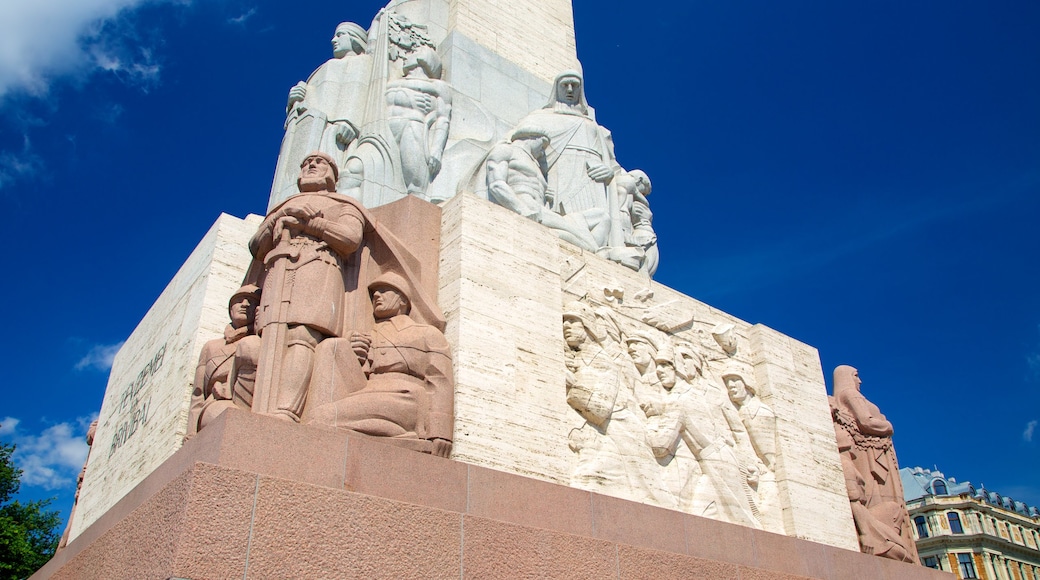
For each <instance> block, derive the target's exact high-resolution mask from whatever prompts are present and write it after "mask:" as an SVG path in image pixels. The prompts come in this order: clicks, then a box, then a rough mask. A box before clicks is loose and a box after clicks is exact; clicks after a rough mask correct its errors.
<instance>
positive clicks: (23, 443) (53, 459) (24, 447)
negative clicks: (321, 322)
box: [3, 417, 90, 490]
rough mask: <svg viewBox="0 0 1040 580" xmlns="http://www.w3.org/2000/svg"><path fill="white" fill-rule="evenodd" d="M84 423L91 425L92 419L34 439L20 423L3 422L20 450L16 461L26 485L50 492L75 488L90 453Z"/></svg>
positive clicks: (64, 425) (63, 425) (10, 419)
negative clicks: (22, 428)
mask: <svg viewBox="0 0 1040 580" xmlns="http://www.w3.org/2000/svg"><path fill="white" fill-rule="evenodd" d="M84 421H86V425H89V424H90V419H77V420H76V421H75V422H74V423H58V424H57V425H51V426H50V427H47V428H46V429H44V430H43V432H42V433H40V434H39V435H32V434H24V433H21V432H20V430H19V429H18V425H19V423H20V421H19V420H18V419H14V418H13V417H7V418H5V419H3V425H4V427H3V434H5V435H13V440H14V444H15V445H16V446H17V449H15V452H14V456H13V459H14V463H15V465H16V466H18V468H19V469H21V470H22V477H21V482H22V484H23V485H32V486H37V487H42V488H44V489H48V490H51V489H60V488H64V487H69V486H71V485H75V482H76V474H77V473H78V472H79V470H80V469H81V468H82V467H83V462H84V461H86V459H87V452H88V451H89V450H90V447H89V446H87V442H86V439H85V437H84V436H85V434H86V431H87V427H86V426H85V424H84ZM9 424H10V425H11V427H10V428H8V425H9Z"/></svg>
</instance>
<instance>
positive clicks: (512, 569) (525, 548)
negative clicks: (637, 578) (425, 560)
mask: <svg viewBox="0 0 1040 580" xmlns="http://www.w3.org/2000/svg"><path fill="white" fill-rule="evenodd" d="M462 554H463V575H462V577H463V578H474V579H484V578H553V579H561V580H563V579H568V578H574V579H578V578H616V577H617V548H616V546H615V545H614V544H613V543H612V542H606V541H602V540H596V539H593V538H589V537H587V536H576V535H571V534H563V533H559V532H553V531H550V530H544V529H539V528H532V527H527V526H518V525H515V524H507V523H505V522H499V521H495V520H489V519H485V518H477V517H473V516H465V517H464V518H463V547H462Z"/></svg>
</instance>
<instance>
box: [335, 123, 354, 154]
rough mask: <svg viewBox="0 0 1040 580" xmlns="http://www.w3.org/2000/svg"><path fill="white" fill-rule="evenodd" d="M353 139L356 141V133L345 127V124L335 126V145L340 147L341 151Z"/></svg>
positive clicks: (349, 127) (347, 126)
mask: <svg viewBox="0 0 1040 580" xmlns="http://www.w3.org/2000/svg"><path fill="white" fill-rule="evenodd" d="M354 139H357V132H356V131H354V129H353V128H352V127H351V126H350V125H347V124H346V123H340V124H338V125H336V144H337V145H340V146H341V147H342V148H343V149H346V148H347V146H348V145H350V143H351V142H352V141H354Z"/></svg>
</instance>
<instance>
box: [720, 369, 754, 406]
mask: <svg viewBox="0 0 1040 580" xmlns="http://www.w3.org/2000/svg"><path fill="white" fill-rule="evenodd" d="M722 384H723V385H724V386H725V387H726V392H727V393H728V394H729V400H730V401H733V402H734V403H735V404H737V405H743V404H744V401H746V400H747V399H748V397H753V396H755V389H754V387H752V386H751V385H749V384H748V383H747V381H745V380H744V375H743V373H742V372H741V371H739V370H736V369H726V370H725V371H723V373H722Z"/></svg>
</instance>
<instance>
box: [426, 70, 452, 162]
mask: <svg viewBox="0 0 1040 580" xmlns="http://www.w3.org/2000/svg"><path fill="white" fill-rule="evenodd" d="M434 101H435V103H434V106H435V107H436V109H435V110H434V114H435V117H434V119H433V124H432V126H431V127H430V160H429V163H430V177H431V178H433V177H436V176H437V174H438V173H439V172H440V168H441V157H442V156H443V155H444V146H445V145H447V143H448V130H449V129H450V127H451V88H450V87H448V86H447V84H445V85H444V90H443V91H441V94H440V95H439V97H435V98H434Z"/></svg>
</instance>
